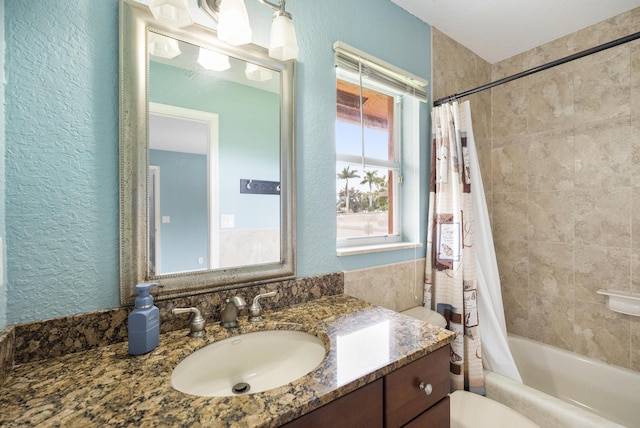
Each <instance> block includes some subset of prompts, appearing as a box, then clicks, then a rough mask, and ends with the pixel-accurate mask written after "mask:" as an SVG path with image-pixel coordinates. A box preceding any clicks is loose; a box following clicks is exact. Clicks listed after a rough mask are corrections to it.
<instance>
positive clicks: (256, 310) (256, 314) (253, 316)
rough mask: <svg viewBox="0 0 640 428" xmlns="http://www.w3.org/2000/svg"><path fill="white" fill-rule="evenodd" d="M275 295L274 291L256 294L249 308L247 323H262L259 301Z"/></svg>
mask: <svg viewBox="0 0 640 428" xmlns="http://www.w3.org/2000/svg"><path fill="white" fill-rule="evenodd" d="M275 295H276V291H271V292H269V293H264V294H258V295H257V296H256V297H254V298H253V303H252V304H251V306H249V321H251V322H256V321H262V306H260V299H261V298H263V297H273V296H275Z"/></svg>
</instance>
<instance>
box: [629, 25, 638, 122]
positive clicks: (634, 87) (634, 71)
mask: <svg viewBox="0 0 640 428" xmlns="http://www.w3.org/2000/svg"><path fill="white" fill-rule="evenodd" d="M638 19H639V20H640V17H638ZM629 49H630V55H631V82H630V85H631V93H630V101H629V103H630V105H631V121H632V123H635V124H640V40H636V41H634V42H631V43H629Z"/></svg>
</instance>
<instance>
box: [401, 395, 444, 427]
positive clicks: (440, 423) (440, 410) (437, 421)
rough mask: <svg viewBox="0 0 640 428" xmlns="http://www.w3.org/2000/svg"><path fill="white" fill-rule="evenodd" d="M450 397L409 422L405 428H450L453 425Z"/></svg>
mask: <svg viewBox="0 0 640 428" xmlns="http://www.w3.org/2000/svg"><path fill="white" fill-rule="evenodd" d="M450 412H451V410H450V404H449V397H445V398H443V399H442V400H440V402H439V403H437V404H436V405H435V406H433V407H431V408H430V409H429V410H427V411H426V412H424V413H422V414H421V415H420V416H418V417H417V418H415V419H414V420H412V421H411V422H409V423H408V424H406V425H405V426H404V428H449V426H450V425H451V413H450Z"/></svg>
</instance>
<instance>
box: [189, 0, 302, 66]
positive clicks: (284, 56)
mask: <svg viewBox="0 0 640 428" xmlns="http://www.w3.org/2000/svg"><path fill="white" fill-rule="evenodd" d="M258 1H259V2H260V3H262V4H263V5H265V6H268V7H270V8H272V9H275V10H276V13H275V14H274V15H273V22H272V24H271V33H270V37H269V56H271V57H272V58H276V59H279V60H282V61H286V60H289V59H295V58H297V57H298V40H297V38H296V32H295V29H294V27H293V21H292V18H291V14H290V13H289V12H287V11H286V10H285V2H286V0H278V3H277V4H276V3H272V2H270V1H268V0H258ZM198 2H199V3H198V5H199V6H200V9H202V10H203V11H204V12H206V13H207V14H208V15H209V16H211V17H212V18H213V19H215V20H216V21H218V38H219V39H220V40H222V41H224V42H227V43H229V44H231V45H234V46H238V45H241V44H246V43H250V42H251V27H250V26H249V18H248V14H247V9H246V7H245V4H244V0H198Z"/></svg>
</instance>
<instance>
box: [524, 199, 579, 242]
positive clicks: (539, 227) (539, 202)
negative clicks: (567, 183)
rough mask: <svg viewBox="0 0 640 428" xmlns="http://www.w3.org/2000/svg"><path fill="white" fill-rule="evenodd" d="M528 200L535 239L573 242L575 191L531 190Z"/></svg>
mask: <svg viewBox="0 0 640 428" xmlns="http://www.w3.org/2000/svg"><path fill="white" fill-rule="evenodd" d="M528 202H529V205H528V209H527V212H528V215H529V225H530V228H531V239H532V240H533V241H544V242H559V243H571V244H572V243H573V192H571V191H564V192H562V191H561V192H531V193H529V200H528Z"/></svg>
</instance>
